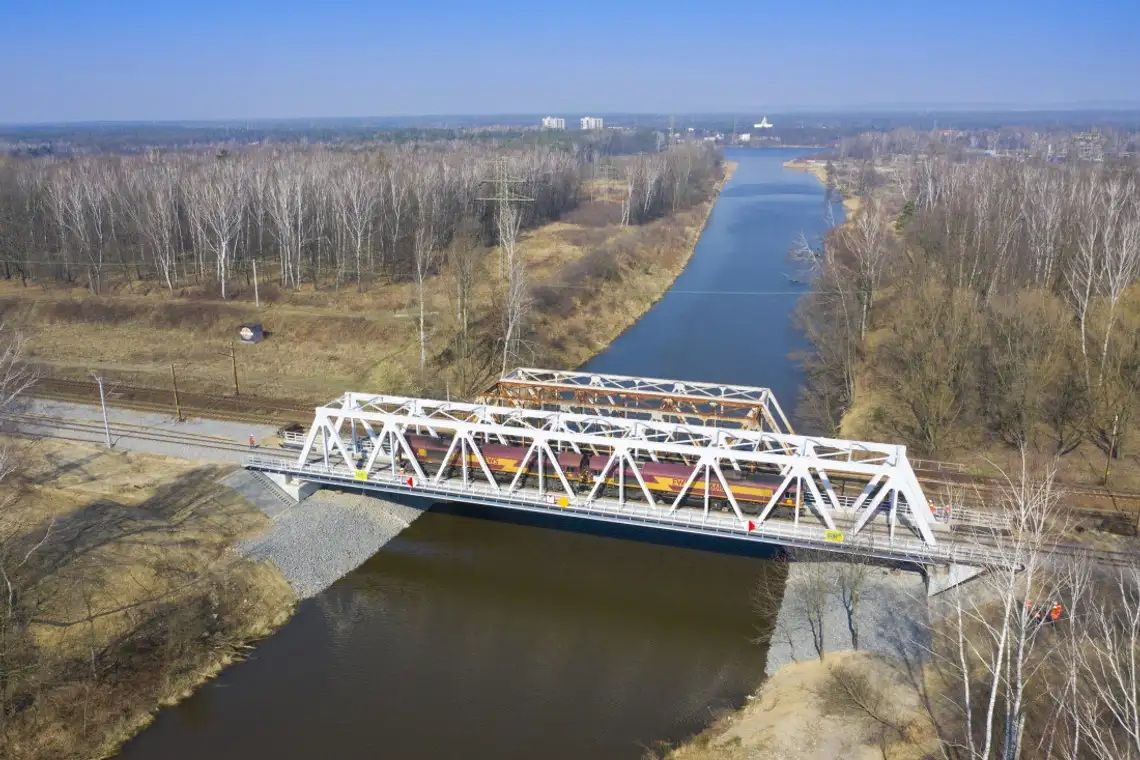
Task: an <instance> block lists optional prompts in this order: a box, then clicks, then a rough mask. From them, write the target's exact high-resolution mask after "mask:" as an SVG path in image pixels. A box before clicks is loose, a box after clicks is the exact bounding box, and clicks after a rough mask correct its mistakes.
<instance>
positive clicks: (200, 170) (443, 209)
mask: <svg viewBox="0 0 1140 760" xmlns="http://www.w3.org/2000/svg"><path fill="white" fill-rule="evenodd" d="M712 160H713V158H712V155H711V152H709V151H704V150H698V149H693V148H682V149H676V150H672V151H667V152H664V153H659V154H650V155H644V156H639V157H629V158H626V159H624V160H622V162H621V167H620V170H618V171H615V172H614V176H615V181H616V182H617V183H618V184H620V186H621V188H622V189H623V191H624V193H625V205H624V213H623V220H624V221H625V222H626V223H630V224H638V223H641V222H644V221H648V220H650V219H653V218H656V217H659V216H661V215H662V214H664V213H666V212H667V211H669V210H670V209H673V208H676V207H677V206H678V205H686V204H687V203H688V202H690V200H691V191H692V187H691V180H692V177H693V175H694V174H696V173H700V172H701V171H707V169H708V167H709V165H710V164H711V162H712ZM498 161H502V162H504V164H505V167H504V171H503V174H504V175H505V176H506V177H507V178H508V179H509V180H511V190H512V193H513V194H515V195H516V196H520V197H523V198H526V199H527V202H523V203H517V204H513V205H515V206H516V207H517V209H518V214H519V225H520V226H521V228H523V229H525V228H527V227H531V226H534V225H538V224H541V223H543V222H546V221H549V220H551V219H556V218H558V217H559V215H561V214H563V213H564V212H566V211H568V210H569V209H571V208H573V207H575V206H576V205H577V204H578V202H579V199H580V192H579V191H580V187H581V182H582V179H583V177H584V176H585V175H586V173H587V172H588V168H589V167H587V164H586V163H585V161H584V160H583V159H582V158H581V157H579V156H578V155H576V154H574V153H572V152H569V151H563V150H558V149H553V148H534V149H530V150H527V151H521V152H507V151H499V150H495V149H493V148H486V147H483V146H478V145H471V144H466V143H463V142H453V143H440V144H426V145H412V146H402V147H399V148H391V149H387V150H384V151H377V150H363V149H362V150H331V149H325V148H308V149H306V148H291V149H286V150H269V149H255V148H250V149H247V150H238V151H235V152H232V153H230V152H227V151H221V152H218V153H216V154H209V153H208V154H203V153H200V152H196V153H190V152H181V153H180V152H174V153H153V154H151V155H147V156H120V155H101V156H94V157H79V158H75V159H70V160H54V159H38V158H30V159H27V158H26V159H9V160H8V161H7V162H5V163H2V164H0V235H2V237H0V252H2V256H3V264H4V267H5V269H4V271H5V274H6V276H8V277H21V278H36V279H43V278H49V279H55V280H59V281H63V282H70V283H82V284H85V285H87V286H88V287H90V288H91V290H92V291H93V292H95V293H99V292H101V291H102V290H103V288H104V287H105V286H106V285H107V284H108V283H109V282H115V283H118V282H122V283H130V282H132V281H135V282H148V281H149V282H158V283H161V285H162V286H163V287H165V288H167V289H169V290H171V291H174V290H175V289H177V288H179V287H183V286H186V285H188V284H201V283H210V284H211V285H212V286H213V287H215V288H216V292H217V295H218V296H220V297H222V298H225V297H227V295H229V293H230V292H231V291H232V287H233V283H234V282H235V280H248V278H249V277H250V276H251V273H252V267H253V265H254V262H256V263H257V264H259V265H261V266H262V268H263V269H264V270H265V273H266V274H270V273H271V276H272V277H273V278H274V279H276V280H277V281H278V282H279V283H280V284H281V286H283V287H298V286H299V285H301V284H302V283H306V282H307V283H312V284H316V285H318V286H328V287H341V286H344V285H346V284H353V285H355V286H359V287H363V286H366V285H367V284H369V283H371V282H374V281H376V280H377V279H380V280H383V279H406V278H410V277H414V276H416V272H417V271H418V270H420V269H422V268H423V266H424V264H425V262H424V261H423V260H424V259H425V258H427V259H429V260H430V266H428V267H427V268H429V269H435V268H436V267H438V266H439V262H438V260H437V258H436V257H435V255H434V253H435V252H437V251H440V250H443V249H444V248H446V247H447V245H448V244H449V242H450V241H451V240H452V238H453V237H454V236H455V234H456V233H457V231H458V230H459V229H460V228H461V227H462V226H463V224H464V223H465V222H471V221H473V222H475V223H477V224H478V225H480V226H479V229H480V231H481V232H482V234H483V235H484V236H485V237H486V239H487V240H488V241H491V240H493V239H494V236H495V235H496V233H497V227H496V224H495V211H494V204H491V203H488V202H486V199H487V198H489V197H494V196H495V194H496V187H495V180H496V179H497V177H498V176H499V174H500V172H499V168H500V167H499V166H498V165H497V162H498ZM429 250H430V253H429Z"/></svg>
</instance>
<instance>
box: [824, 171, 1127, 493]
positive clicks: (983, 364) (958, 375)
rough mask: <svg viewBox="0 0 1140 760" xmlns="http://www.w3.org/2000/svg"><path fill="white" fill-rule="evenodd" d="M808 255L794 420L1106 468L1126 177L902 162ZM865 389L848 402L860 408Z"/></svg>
mask: <svg viewBox="0 0 1140 760" xmlns="http://www.w3.org/2000/svg"><path fill="white" fill-rule="evenodd" d="M894 171H895V175H894V177H893V180H894V185H895V187H896V189H897V192H898V195H899V197H898V202H899V204H900V207H901V208H900V209H899V210H898V213H897V214H896V213H888V212H887V210H886V209H885V208H884V207H883V206H882V205H881V204H879V203H875V202H871V203H870V204H868V205H867V207H865V208H864V210H863V211H862V212H861V213H860V214H859V215H858V216H857V217H856V218H855V220H854V221H853V222H852V223H850V224H848V225H846V226H844V227H842V228H840V229H839V230H837V231H836V232H834V233H833V234H832V235H831V236H830V237H829V238H828V240H827V241H826V244H825V245H824V246H823V248H822V250H820V251H818V252H814V253H813V255H812V259H813V261H814V263H815V264H816V265H817V266H818V272H819V275H818V278H817V280H816V286H815V288H814V292H813V293H812V295H811V296H810V297H809V298H808V299H807V300H806V302H805V304H804V309H803V320H804V324H805V325H806V328H807V330H808V334H809V337H810V339H811V341H812V343H813V344H814V346H815V351H814V353H813V355H812V356H811V357H810V358H809V360H808V361H807V365H806V366H807V371H808V383H807V387H806V392H805V398H804V401H805V405H806V409H807V411H808V412H809V413H810V414H812V415H813V416H814V417H815V419H816V420H817V421H818V422H820V423H822V424H823V425H825V426H826V427H829V428H832V429H837V428H838V427H839V426H840V425H841V423H842V421H843V419H844V416H845V415H848V414H849V413H850V412H852V410H853V405H854V407H855V408H856V409H858V407H859V406H860V404H862V409H861V410H859V411H860V414H858V415H853V416H858V418H859V423H858V424H860V425H863V426H865V427H871V428H873V429H875V430H877V431H881V432H885V433H887V434H893V435H896V436H898V437H900V438H902V439H903V440H904V441H905V442H907V443H908V444H910V445H912V446H914V447H916V448H917V449H919V450H920V451H921V452H923V453H926V454H931V455H937V454H943V453H945V452H947V451H948V450H950V449H952V448H953V447H954V446H955V445H956V444H959V443H963V442H965V441H966V440H968V439H970V437H971V431H976V430H979V429H984V430H986V431H988V432H989V433H991V434H992V435H993V436H995V437H997V438H1000V439H1001V440H1003V441H1005V442H1007V443H1009V444H1010V445H1014V446H1022V445H1027V444H1028V445H1034V446H1040V447H1042V448H1047V449H1051V450H1052V451H1053V452H1055V453H1057V454H1062V455H1063V454H1066V453H1068V452H1070V451H1072V450H1073V449H1075V448H1076V447H1077V446H1079V445H1080V444H1081V443H1082V442H1084V441H1092V442H1093V443H1095V444H1096V445H1097V446H1099V447H1100V448H1101V449H1102V450H1103V451H1104V452H1105V453H1106V455H1107V457H1106V469H1105V477H1106V478H1107V476H1108V467H1109V465H1110V463H1111V460H1112V459H1114V458H1116V457H1118V456H1119V454H1120V451H1121V446H1122V444H1123V441H1124V440H1125V438H1126V436H1127V434H1128V433H1129V432H1130V431H1131V427H1132V424H1133V421H1134V417H1135V413H1136V411H1137V401H1136V397H1137V392H1138V391H1140V289H1138V287H1137V284H1136V283H1137V277H1138V276H1140V195H1138V194H1137V175H1136V173H1135V171H1133V170H1123V169H1116V170H1114V169H1108V168H1104V167H1092V166H1088V165H1086V166H1076V165H1066V166H1058V165H1039V164H1034V163H1028V162H1024V163H1019V162H1007V161H1002V160H994V159H991V160H981V161H974V162H952V161H949V160H947V159H943V158H929V157H918V158H914V159H913V160H910V161H908V162H907V163H906V164H905V166H903V167H899V166H897V165H896V167H895V168H894ZM861 395H865V399H864V400H863V401H862V402H861V401H860V396H861Z"/></svg>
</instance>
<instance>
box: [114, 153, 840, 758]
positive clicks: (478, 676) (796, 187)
mask: <svg viewBox="0 0 1140 760" xmlns="http://www.w3.org/2000/svg"><path fill="white" fill-rule="evenodd" d="M794 154H795V152H793V151H738V152H730V153H729V158H730V159H732V160H735V161H737V162H739V167H738V169H737V171H736V174H735V175H734V177H733V179H732V181H731V182H730V183H729V185H728V186H727V187H726V189H725V190H724V192H723V193H722V195H721V197H720V199H719V200H718V201H717V204H716V206H715V208H714V210H713V213H712V215H711V217H710V219H709V224H708V227H707V228H706V230H705V232H704V234H703V235H702V237H701V240H700V242H699V244H698V246H697V249H696V252H695V254H694V256H693V259H692V261H691V262H690V264H689V266H688V268H687V269H686V270H685V272H684V273H683V274H682V275H681V277H680V278H679V279H678V281H677V283H676V285H675V287H674V289H673V290H672V291H670V292H669V293H668V294H667V295H666V296H665V297H664V298H663V299H662V300H661V301H660V302H659V303H658V304H657V305H656V306H655V307H654V308H653V309H651V310H650V312H649V313H648V314H646V316H645V317H644V318H643V319H642V320H641V321H640V322H639V323H638V324H637V325H635V326H634V327H633V328H631V329H630V330H629V331H628V332H626V333H625V334H624V335H623V336H622V337H621V338H619V339H618V340H617V341H616V342H615V343H614V344H613V346H612V347H611V348H610V349H609V350H608V351H606V352H605V353H604V354H602V355H600V356H598V357H597V358H596V359H595V360H594V361H592V362H591V363H590V365H589V366H590V368H592V369H596V370H598V371H605V372H618V373H622V374H641V375H650V376H658V377H677V378H684V379H694V380H718V381H727V382H736V383H746V384H751V385H766V386H770V387H772V388H773V389H774V390H775V391H776V392H777V395H778V397H779V398H781V399H783V400H784V401H783V403H784V406H785V408H786V409H787V410H788V411H789V412H790V411H791V408H792V407H793V406H794V404H793V399H794V394H795V389H796V387H797V386H798V384H799V373H798V370H797V369H796V367H795V366H794V363H793V362H791V361H790V360H789V358H788V356H789V353H790V352H792V351H794V350H796V349H797V348H798V347H799V345H800V344H799V340H798V338H797V335H796V333H795V331H794V329H793V328H792V326H791V321H790V316H789V315H790V311H791V309H792V307H793V306H794V304H795V294H796V293H797V292H798V291H799V290H800V287H799V286H796V285H794V284H792V283H790V282H789V281H788V277H789V276H794V273H793V272H792V269H791V267H790V266H789V264H788V262H787V260H786V256H785V254H786V252H787V250H788V248H789V246H790V245H791V243H792V241H793V240H794V239H795V238H796V236H797V235H798V234H799V233H800V232H801V231H804V232H805V233H806V234H808V235H809V237H810V236H814V235H817V234H818V233H819V232H820V231H821V230H822V228H823V224H824V223H823V219H824V213H823V209H824V199H823V191H822V188H821V187H820V185H819V184H818V182H816V180H815V179H814V178H813V177H811V176H809V175H806V174H800V173H796V172H790V171H787V170H784V169H783V168H782V166H781V164H782V163H783V161H785V160H787V159H788V158H789V157H791V156H793V155H794ZM757 551H762V550H757V549H754V548H749V549H747V550H742V549H739V548H737V547H734V546H731V545H725V544H718V543H713V542H710V541H701V540H696V539H691V538H684V537H682V538H674V537H670V536H664V535H662V534H656V533H651V532H645V531H633V530H629V529H622V528H617V527H612V526H601V527H597V528H591V527H588V526H584V525H583V524H582V523H580V522H575V521H572V520H570V519H569V518H563V519H560V520H552V519H548V518H543V517H540V516H533V517H531V516H524V517H519V516H517V515H514V514H511V513H504V512H488V510H486V509H484V508H479V507H473V506H462V505H459V506H450V507H437V508H435V509H433V510H432V511H431V512H429V513H427V514H425V515H424V516H422V517H421V518H419V519H418V520H417V521H416V522H415V523H413V524H412V526H411V527H409V528H408V529H407V530H405V531H404V532H403V533H401V534H400V535H399V536H398V537H397V538H396V539H395V540H393V541H392V542H391V543H389V544H388V545H387V546H386V547H385V548H384V549H383V550H381V551H380V552H379V553H378V554H377V555H376V556H374V557H373V558H372V559H371V560H369V561H368V562H367V563H365V565H363V566H362V567H361V568H360V569H358V570H357V571H355V572H353V573H352V574H350V575H349V576H347V577H346V578H344V579H342V580H341V581H340V582H338V583H337V584H335V585H334V586H333V587H332V588H330V589H329V590H327V591H326V592H324V593H323V594H321V595H320V596H318V597H317V598H315V599H312V600H309V601H306V602H304V603H302V604H301V605H300V606H299V607H298V610H297V614H296V615H295V616H294V617H293V619H292V620H291V621H290V622H289V623H288V624H286V625H285V627H284V628H282V629H281V631H279V632H278V633H277V634H275V635H274V636H273V637H272V638H270V639H269V640H267V641H265V642H263V643H262V644H260V645H259V646H258V647H257V648H256V650H255V651H254V652H253V654H252V656H251V657H250V658H249V660H248V661H246V662H243V663H241V664H239V665H236V666H234V667H231V668H229V669H228V670H226V671H225V672H224V673H223V674H222V675H221V676H220V677H219V678H218V679H217V680H215V681H213V682H211V683H209V684H208V685H206V686H205V687H203V688H202V689H200V690H199V691H198V692H197V693H196V694H195V695H194V696H192V697H191V698H190V699H188V700H186V701H185V702H184V703H182V704H181V705H179V706H178V707H176V708H173V709H169V710H165V711H163V712H162V713H161V714H160V715H159V716H158V719H157V720H156V721H155V723H154V724H153V725H152V726H151V727H150V728H148V729H147V730H146V731H144V732H143V733H142V734H141V735H140V736H139V737H137V738H136V739H135V740H134V741H133V742H131V743H130V744H129V745H128V746H127V747H126V748H125V751H124V756H125V757H128V758H164V759H166V758H170V759H171V760H181V759H182V758H187V759H189V758H195V759H197V758H211V760H229V759H231V758H233V759H234V760H237V758H242V759H243V760H244V759H246V758H251V757H272V758H294V757H335V758H365V757H367V758H372V757H398V758H435V757H494V758H534V757H542V758H582V757H590V758H638V757H640V756H641V754H642V752H643V750H644V748H645V747H647V746H650V745H651V744H653V743H654V742H656V741H659V740H676V739H680V738H682V737H684V736H686V735H688V734H690V733H692V732H694V731H697V730H699V729H700V728H701V727H702V726H704V725H705V724H707V723H708V722H709V720H710V718H711V717H712V715H713V714H714V713H715V712H716V711H718V710H722V709H728V708H730V707H733V706H735V705H738V704H739V703H740V702H741V701H742V700H743V698H744V696H745V695H746V694H747V693H749V692H750V691H751V690H752V689H754V688H755V686H756V685H757V683H758V682H759V680H760V679H761V677H762V674H763V671H764V655H765V653H764V650H763V648H761V647H759V646H757V645H756V644H755V643H753V640H754V638H755V637H756V636H757V634H758V633H761V632H762V631H763V630H764V628H765V626H766V624H767V621H768V620H769V619H770V616H768V615H765V614H764V613H763V612H762V611H756V610H754V609H753V596H754V593H753V592H754V589H755V586H756V583H757V580H758V578H759V577H760V575H761V573H763V572H764V570H765V566H766V565H768V564H769V563H768V561H767V560H766V559H764V558H763V557H762V556H758V555H757V554H756V552H757ZM742 552H743V553H742Z"/></svg>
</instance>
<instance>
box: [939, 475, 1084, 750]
mask: <svg viewBox="0 0 1140 760" xmlns="http://www.w3.org/2000/svg"><path fill="white" fill-rule="evenodd" d="M1007 482H1008V485H1007V490H1006V492H1005V494H1004V495H1003V496H1002V498H1001V502H1002V503H1001V513H1002V514H1003V515H1004V516H1005V517H1006V518H1007V519H1008V520H1009V526H1010V528H1009V532H1008V535H1006V534H1005V533H1003V532H1000V531H995V532H994V534H993V535H991V536H989V537H987V542H989V543H991V544H994V545H996V548H998V549H999V550H1000V551H1002V552H1003V554H1004V555H1005V557H1006V559H1007V560H1008V566H1007V567H1005V568H991V569H990V570H989V571H988V572H987V573H985V574H984V575H982V576H981V577H980V578H977V579H974V580H972V581H971V582H970V584H969V585H968V586H967V587H965V588H961V587H960V588H958V589H952V590H950V591H948V592H946V595H945V597H946V598H944V599H943V600H941V602H940V605H939V608H938V609H937V610H936V612H935V614H934V616H933V620H934V623H933V624H932V632H931V640H932V642H933V649H932V654H933V657H934V659H935V661H936V664H937V665H938V666H939V667H940V668H941V669H943V674H944V677H947V681H948V684H949V685H950V686H951V688H952V690H953V691H954V692H956V693H955V695H954V697H953V703H954V705H955V706H956V708H957V709H958V710H959V711H960V713H959V717H960V721H961V727H962V730H961V734H960V735H953V736H944V740H947V741H950V742H952V743H953V744H954V745H955V746H956V747H957V748H958V749H960V750H961V751H963V752H964V753H965V756H966V757H969V758H971V760H973V759H975V758H976V759H977V760H982V759H986V760H988V758H991V757H994V756H995V755H996V756H998V757H1001V758H1003V760H1016V758H1018V757H1019V756H1020V754H1021V747H1022V740H1023V737H1022V734H1023V730H1024V727H1025V718H1026V695H1027V693H1028V691H1029V689H1030V688H1031V687H1032V684H1034V683H1039V682H1040V676H1041V670H1040V669H1041V664H1042V661H1041V659H1040V658H1035V657H1034V650H1035V649H1036V648H1037V647H1038V645H1039V643H1040V640H1041V639H1040V638H1039V636H1038V632H1039V630H1040V628H1041V626H1042V625H1043V624H1044V623H1045V620H1047V615H1048V611H1049V609H1050V607H1051V605H1052V604H1053V603H1054V601H1055V600H1057V599H1059V596H1060V589H1061V577H1060V576H1059V575H1058V574H1057V573H1056V572H1054V566H1053V563H1052V552H1053V546H1054V542H1053V540H1054V536H1055V535H1056V532H1057V531H1058V530H1062V529H1063V524H1061V523H1059V522H1058V521H1059V520H1060V519H1061V512H1060V510H1059V509H1058V494H1057V492H1056V490H1055V489H1054V487H1053V473H1052V472H1049V473H1047V474H1046V475H1045V476H1044V477H1042V478H1040V479H1035V478H1033V477H1031V476H1030V475H1029V473H1028V472H1027V471H1026V470H1025V469H1024V468H1023V470H1022V472H1021V473H1020V474H1019V475H1018V476H1017V479H1016V480H1013V479H1009V480H1008V481H1007ZM935 722H936V723H939V722H938V721H935ZM940 725H945V724H940Z"/></svg>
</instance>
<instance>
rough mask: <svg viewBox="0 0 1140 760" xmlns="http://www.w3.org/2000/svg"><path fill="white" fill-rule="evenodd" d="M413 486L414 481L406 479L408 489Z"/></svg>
mask: <svg viewBox="0 0 1140 760" xmlns="http://www.w3.org/2000/svg"><path fill="white" fill-rule="evenodd" d="M415 484H416V481H414V480H412V479H411V478H408V488H411V487H412V486H414V485H415Z"/></svg>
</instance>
